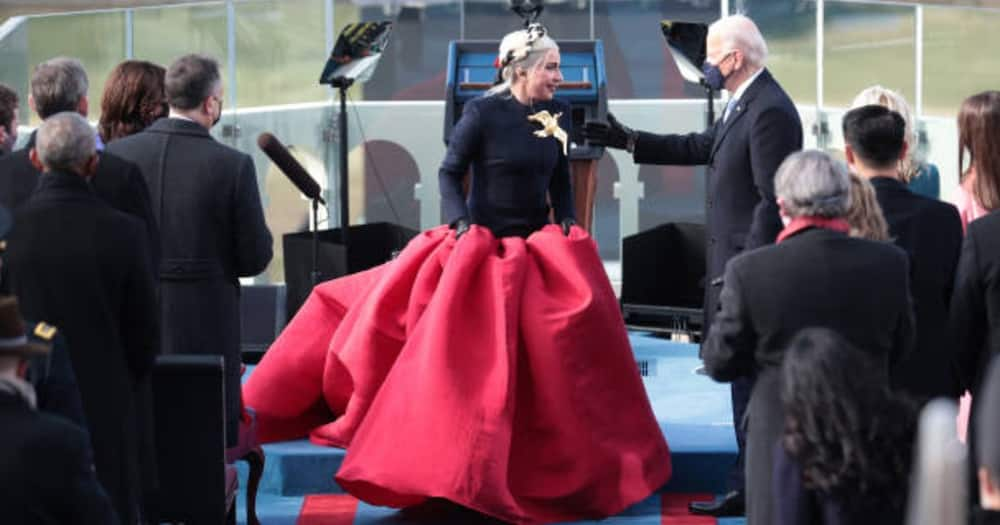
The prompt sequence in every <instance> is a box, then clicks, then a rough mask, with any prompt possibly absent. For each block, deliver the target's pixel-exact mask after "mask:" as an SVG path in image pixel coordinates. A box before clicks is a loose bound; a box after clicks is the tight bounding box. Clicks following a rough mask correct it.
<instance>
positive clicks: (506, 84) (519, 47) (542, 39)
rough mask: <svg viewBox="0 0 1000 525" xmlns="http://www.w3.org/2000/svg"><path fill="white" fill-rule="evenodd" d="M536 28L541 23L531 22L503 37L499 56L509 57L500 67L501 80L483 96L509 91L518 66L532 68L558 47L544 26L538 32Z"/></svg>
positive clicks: (501, 57)
mask: <svg viewBox="0 0 1000 525" xmlns="http://www.w3.org/2000/svg"><path fill="white" fill-rule="evenodd" d="M537 28H541V25H539V24H532V26H530V27H529V28H528V29H519V30H517V31H513V32H510V33H507V35H506V36H504V37H503V40H501V41H500V54H499V57H500V59H501V60H505V59H506V58H507V57H510V59H509V61H507V60H505V62H506V63H505V64H503V66H502V67H501V68H500V79H501V82H500V83H499V84H497V85H495V86H493V87H492V88H490V89H489V90H488V91H487V92H486V95H485V96H487V97H488V96H490V95H496V94H498V93H503V92H506V91H510V87H511V85H513V83H514V78H515V76H514V73H516V71H517V69H518V68H521V69H532V68H534V67H535V66H537V65H538V63H539V62H541V60H542V59H543V58H545V55H547V54H548V53H549V51H550V50H553V49H559V44H556V41H555V40H553V39H552V37H550V36H549V35H548V33H547V32H546V31H545V30H544V28H542V29H540V34H539V29H537Z"/></svg>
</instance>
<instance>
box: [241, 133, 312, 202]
mask: <svg viewBox="0 0 1000 525" xmlns="http://www.w3.org/2000/svg"><path fill="white" fill-rule="evenodd" d="M257 146H258V147H260V149H261V150H262V151H263V152H264V153H265V154H266V155H267V157H268V158H269V159H271V162H274V164H275V165H276V166H278V169H279V170H281V172H282V173H284V174H285V176H286V177H288V180H290V181H292V184H294V185H295V187H296V188H298V189H299V191H301V192H302V194H303V195H305V196H306V197H308V198H310V199H313V200H318V201H319V202H320V203H321V204H324V205H325V204H326V202H325V201H324V200H323V197H322V196H321V195H320V188H319V184H317V183H316V181H315V180H313V178H312V177H311V176H309V172H307V171H306V169H305V168H303V167H302V165H301V164H299V161H297V160H295V157H293V156H292V154H291V153H289V151H288V148H286V147H285V146H284V145H283V144H282V143H281V142H280V141H279V140H278V138H277V137H275V136H274V135H272V134H271V133H267V132H264V133H261V134H260V135H258V136H257Z"/></svg>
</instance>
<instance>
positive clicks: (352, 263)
mask: <svg viewBox="0 0 1000 525" xmlns="http://www.w3.org/2000/svg"><path fill="white" fill-rule="evenodd" d="M350 228H351V230H350V243H351V245H350V260H349V261H346V260H345V259H344V244H343V239H342V237H341V229H340V228H335V229H332V230H321V231H320V232H319V255H318V259H319V272H320V282H323V281H328V280H330V279H334V278H337V277H341V276H344V275H347V274H350V273H355V272H360V271H362V270H367V269H369V268H373V267H375V266H378V265H380V264H382V263H384V262H386V261H388V260H389V259H392V257H393V256H394V254H395V253H396V252H399V251H400V250H402V249H403V248H404V247H405V246H406V243H408V242H410V239H412V238H414V237H416V236H417V234H418V233H420V232H418V231H416V230H411V229H409V228H406V227H404V226H399V225H397V224H392V223H388V222H376V223H372V224H358V225H354V226H350ZM312 235H313V234H312V232H309V231H305V232H298V233H288V234H285V235H284V236H283V237H282V240H281V241H282V248H283V249H284V251H285V286H286V291H285V306H286V312H287V317H286V318H287V319H289V320H290V319H291V318H292V317H293V316H294V315H295V312H297V311H299V307H300V306H302V303H304V302H305V301H306V298H307V297H308V296H309V292H311V291H312V279H311V276H310V274H311V273H312V246H313V245H312V242H313V240H312Z"/></svg>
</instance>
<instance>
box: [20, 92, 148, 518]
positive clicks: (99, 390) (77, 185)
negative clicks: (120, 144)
mask: <svg viewBox="0 0 1000 525" xmlns="http://www.w3.org/2000/svg"><path fill="white" fill-rule="evenodd" d="M31 156H32V159H33V161H34V162H35V163H36V164H38V165H40V166H41V169H42V171H43V174H42V176H41V178H40V179H39V181H38V186H37V187H36V188H35V191H34V193H32V195H31V198H29V200H28V202H26V203H25V204H24V205H22V206H21V208H20V209H19V210H18V211H17V212H16V213H15V215H14V224H15V226H14V228H13V229H12V230H11V233H10V235H9V236H8V240H7V256H6V257H5V259H4V262H5V263H6V266H7V268H8V270H9V279H10V285H11V289H12V290H13V291H14V293H15V294H16V295H17V296H18V297H19V298H20V300H21V304H22V305H23V308H24V313H25V314H26V316H29V317H31V318H35V319H45V320H47V321H48V322H50V323H52V324H53V325H56V326H58V327H59V328H60V330H61V331H62V332H63V333H64V335H65V337H66V340H67V343H68V345H69V349H70V353H71V358H72V362H73V368H74V372H75V373H76V379H77V382H78V384H79V387H80V394H81V396H82V398H83V408H84V414H85V416H86V421H87V425H88V427H89V430H90V436H91V440H92V442H93V447H94V460H95V464H96V467H97V476H98V479H99V480H100V481H101V484H102V485H103V486H104V488H105V490H106V491H107V492H108V494H109V496H110V497H111V499H112V502H113V503H114V506H115V508H116V509H117V511H118V514H119V516H120V517H121V519H122V521H124V522H125V523H135V522H136V520H137V519H138V517H139V515H140V508H139V491H140V489H141V486H142V483H141V479H140V476H139V472H138V468H139V465H138V457H139V452H140V451H139V450H138V449H139V445H138V443H137V428H136V426H137V421H136V407H135V402H136V400H135V391H136V385H138V384H140V382H142V381H144V380H145V379H146V378H147V376H148V375H149V372H150V369H151V367H152V364H153V359H154V358H155V351H156V340H157V338H158V333H157V320H156V297H155V291H154V284H153V283H154V282H153V278H152V270H151V268H150V267H149V265H150V260H149V256H148V254H149V248H148V246H147V243H148V240H147V237H148V234H147V232H146V228H145V227H144V226H143V224H142V222H141V221H139V220H138V219H136V218H134V217H132V216H130V215H128V214H125V213H122V212H119V211H117V210H115V209H114V208H112V207H111V206H109V205H108V204H106V203H105V202H103V201H102V200H100V199H99V198H98V197H97V196H96V195H95V194H94V192H93V190H92V189H91V186H90V184H89V183H88V181H87V179H88V178H89V177H91V176H93V173H94V171H95V168H96V165H97V162H98V158H97V155H96V153H95V148H94V133H93V130H92V129H91V128H90V126H89V124H87V121H86V120H85V119H84V118H83V117H81V116H80V115H79V114H78V113H76V112H63V113H58V114H56V115H53V116H50V117H49V118H48V119H46V120H45V122H43V123H42V125H41V126H40V127H39V129H38V133H37V140H36V144H35V148H34V149H33V150H32V153H31Z"/></svg>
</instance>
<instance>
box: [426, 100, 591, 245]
mask: <svg viewBox="0 0 1000 525" xmlns="http://www.w3.org/2000/svg"><path fill="white" fill-rule="evenodd" d="M542 110H548V112H549V113H551V114H552V115H555V114H557V113H562V116H560V117H559V126H560V127H561V128H562V129H564V130H565V131H566V133H567V134H569V133H570V132H571V129H570V128H571V125H572V124H571V122H572V121H571V118H570V107H569V104H567V103H565V102H562V101H559V100H550V101H545V102H536V103H534V104H533V105H532V106H531V107H529V106H525V105H523V104H521V103H520V102H518V101H517V99H515V98H513V97H511V96H509V95H504V94H500V95H494V96H489V97H483V98H477V99H473V100H471V101H469V102H468V103H466V104H465V108H464V109H463V111H462V117H461V118H460V119H459V121H458V123H457V124H455V127H454V128H453V129H452V132H451V138H450V140H449V143H448V153H447V154H446V155H445V159H444V162H442V163H441V170H440V172H439V174H438V177H439V183H440V185H441V200H442V207H443V211H444V219H445V222H446V223H448V224H453V223H454V222H456V221H457V220H459V219H462V218H464V219H466V220H468V221H469V222H471V223H475V224H480V225H483V226H486V227H488V228H490V229H491V230H493V232H494V233H495V234H497V235H504V234H508V233H512V232H516V233H520V232H523V231H525V227H527V231H533V230H536V229H538V228H541V227H542V226H544V225H545V224H547V223H548V222H549V200H551V206H552V209H553V211H554V218H555V220H556V222H561V221H562V220H563V219H574V218H575V213H574V210H573V190H572V188H571V187H570V178H569V161H568V160H567V158H566V155H564V154H563V151H562V143H560V142H559V141H558V140H556V139H555V138H554V137H544V138H543V137H537V136H535V134H534V132H535V131H537V130H539V129H541V125H540V124H538V123H537V122H532V121H529V120H528V115H531V114H534V113H536V112H539V111H542ZM470 166H471V167H472V181H471V185H470V187H469V195H468V199H466V197H465V196H464V195H463V191H462V178H463V177H465V174H466V173H467V172H468V169H469V167H470ZM547 197H548V198H547Z"/></svg>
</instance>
